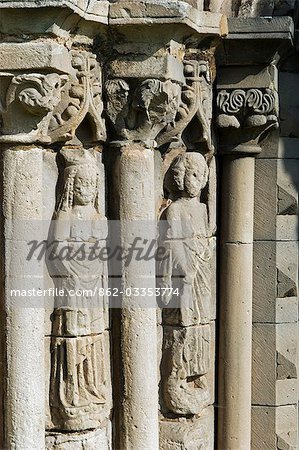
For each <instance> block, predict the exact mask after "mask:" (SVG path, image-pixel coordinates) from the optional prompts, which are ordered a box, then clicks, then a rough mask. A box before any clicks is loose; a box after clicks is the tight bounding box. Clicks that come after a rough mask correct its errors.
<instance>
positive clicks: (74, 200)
mask: <svg viewBox="0 0 299 450" xmlns="http://www.w3.org/2000/svg"><path fill="white" fill-rule="evenodd" d="M62 154H63V156H64V158H65V161H66V168H65V171H64V188H63V193H62V196H61V200H60V203H59V205H58V208H57V211H56V213H55V217H54V220H53V222H52V227H51V228H52V229H51V233H50V235H51V240H53V242H55V245H53V246H52V250H51V252H50V253H49V254H48V267H49V270H50V274H51V276H52V278H53V280H54V283H55V286H56V288H57V291H58V290H59V291H60V292H64V295H59V296H57V297H56V299H55V308H54V312H53V314H52V341H51V379H50V411H51V418H52V422H53V426H54V428H56V429H62V430H73V431H79V430H84V429H91V428H96V427H97V426H99V424H100V423H101V422H102V421H103V420H104V419H105V417H106V416H107V414H108V413H107V411H109V401H110V371H109V335H108V332H107V331H106V332H105V330H106V329H107V328H108V303H107V298H106V297H105V291H106V289H107V280H108V276H107V262H106V261H103V260H102V259H101V258H100V257H99V252H100V251H101V249H102V248H103V247H106V238H107V220H106V218H105V216H104V214H103V213H102V210H103V205H100V198H102V195H100V194H101V193H100V189H101V183H100V181H101V180H100V172H99V169H98V167H97V165H96V159H95V157H94V156H93V155H92V153H91V152H90V151H88V150H72V149H68V150H64V151H62ZM53 249H54V250H53ZM107 407H108V409H107Z"/></svg>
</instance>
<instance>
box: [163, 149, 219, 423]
mask: <svg viewBox="0 0 299 450" xmlns="http://www.w3.org/2000/svg"><path fill="white" fill-rule="evenodd" d="M214 178H215V166H214V159H213V158H212V160H211V161H210V165H209V166H208V163H207V161H206V159H205V158H204V156H203V155H202V154H200V153H197V152H185V153H182V154H179V155H178V156H176V157H175V158H174V160H173V161H172V163H171V164H170V167H169V169H168V170H167V172H166V174H165V179H164V191H165V194H166V198H167V206H166V208H165V210H164V211H163V213H162V216H161V219H162V220H161V221H160V246H161V245H162V246H163V247H164V248H165V257H164V258H163V260H162V262H161V263H160V265H159V273H158V275H159V277H160V283H161V284H160V285H161V287H164V288H172V289H173V290H172V292H171V293H170V291H169V293H167V291H166V293H165V294H164V295H163V296H162V305H163V306H164V308H163V325H164V344H163V352H164V354H163V372H162V377H163V378H164V380H163V398H164V404H165V405H166V407H167V409H168V410H170V411H171V412H172V413H176V414H179V415H188V416H189V415H193V414H199V413H200V412H201V411H202V410H203V409H204V408H205V407H206V406H207V405H209V404H210V400H211V398H210V392H209V387H208V383H207V379H206V375H207V373H208V372H209V369H210V324H209V323H210V320H211V313H210V308H211V258H212V255H213V248H214V245H215V244H214V238H213V233H214V231H215V223H214V218H215V210H214V208H215V203H214V202H215V198H214V190H215V189H214V188H215V183H214ZM168 325H170V326H168ZM173 327H176V328H173Z"/></svg>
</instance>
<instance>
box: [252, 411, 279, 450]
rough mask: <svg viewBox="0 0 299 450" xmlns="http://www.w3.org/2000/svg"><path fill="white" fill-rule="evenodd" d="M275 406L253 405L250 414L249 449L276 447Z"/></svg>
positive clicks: (258, 449)
mask: <svg viewBox="0 0 299 450" xmlns="http://www.w3.org/2000/svg"><path fill="white" fill-rule="evenodd" d="M275 414H276V408H274V407H269V406H253V407H252V415H251V449H252V450H261V449H263V450H273V449H276V448H277V447H276V442H277V437H276V426H275Z"/></svg>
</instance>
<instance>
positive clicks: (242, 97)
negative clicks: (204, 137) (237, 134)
mask: <svg viewBox="0 0 299 450" xmlns="http://www.w3.org/2000/svg"><path fill="white" fill-rule="evenodd" d="M277 101H278V99H277V93H276V92H275V91H273V90H271V89H265V90H263V91H262V90H260V89H248V90H247V91H245V90H243V89H235V90H233V91H226V90H222V91H220V92H219V93H218V98H217V106H218V108H219V115H218V125H219V126H220V127H223V128H224V127H234V128H240V126H242V125H243V126H244V127H255V126H262V125H266V124H267V123H277V122H278V119H277V108H276V105H277Z"/></svg>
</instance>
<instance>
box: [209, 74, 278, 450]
mask: <svg viewBox="0 0 299 450" xmlns="http://www.w3.org/2000/svg"><path fill="white" fill-rule="evenodd" d="M275 74H276V69H275V67H274V66H267V67H264V68H260V69H257V68H256V67H252V68H250V67H246V68H242V69H238V70H234V80H235V81H234V83H230V74H229V72H228V70H227V71H226V70H225V69H224V70H222V72H221V74H220V78H219V81H218V94H217V108H218V117H217V123H218V126H219V129H220V152H221V154H222V155H223V158H222V159H223V164H222V186H221V191H222V197H221V198H222V202H221V211H222V212H221V243H220V250H221V255H220V291H219V292H220V336H219V343H220V348H219V429H218V447H219V449H220V448H221V449H235V450H237V449H244V450H245V449H248V450H249V449H250V440H251V425H250V424H251V360H252V274H253V217H254V169H255V158H254V157H255V155H257V154H258V153H259V152H260V151H261V147H260V145H259V142H260V140H261V138H262V137H264V136H265V134H266V133H268V132H269V130H271V129H273V128H275V127H277V126H278V119H277V115H278V111H277V104H278V95H277V92H276V76H275Z"/></svg>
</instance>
